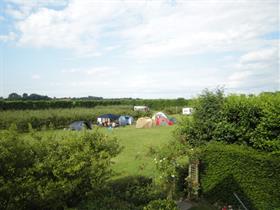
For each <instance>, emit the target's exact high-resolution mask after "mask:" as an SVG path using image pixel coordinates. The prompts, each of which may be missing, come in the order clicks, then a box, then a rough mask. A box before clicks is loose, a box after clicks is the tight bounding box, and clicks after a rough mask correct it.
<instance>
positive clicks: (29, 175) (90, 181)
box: [0, 128, 120, 209]
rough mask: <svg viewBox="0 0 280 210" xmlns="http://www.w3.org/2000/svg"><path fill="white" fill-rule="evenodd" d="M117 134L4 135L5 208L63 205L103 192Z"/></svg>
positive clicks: (0, 196)
mask: <svg viewBox="0 0 280 210" xmlns="http://www.w3.org/2000/svg"><path fill="white" fill-rule="evenodd" d="M119 152H120V147H119V145H118V144H117V142H116V140H115V139H109V138H108V137H107V136H106V135H104V134H102V133H100V132H99V131H98V130H94V131H93V132H82V133H81V132H80V133H76V132H71V131H68V132H67V131H65V133H64V134H60V135H58V134H55V133H53V134H45V135H42V134H39V133H36V132H33V131H32V132H31V133H30V134H25V135H19V134H18V133H17V132H16V131H15V128H13V129H11V130H10V131H5V132H2V133H1V135H0V208H1V209H62V208H67V207H75V206H77V205H78V204H79V203H80V202H81V201H82V200H84V199H86V198H87V197H89V196H94V195H99V194H100V193H101V192H102V189H103V188H104V186H105V183H106V181H107V180H108V179H109V178H110V176H111V174H112V170H111V164H112V162H111V158H112V157H115V156H116V155H117V154H118V153H119Z"/></svg>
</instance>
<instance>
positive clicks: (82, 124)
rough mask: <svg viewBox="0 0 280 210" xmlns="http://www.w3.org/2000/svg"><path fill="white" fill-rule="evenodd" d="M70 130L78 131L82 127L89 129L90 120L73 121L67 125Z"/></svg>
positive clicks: (90, 126)
mask: <svg viewBox="0 0 280 210" xmlns="http://www.w3.org/2000/svg"><path fill="white" fill-rule="evenodd" d="M69 128H70V130H76V131H80V130H82V129H91V128H92V125H91V122H86V121H75V122H72V123H71V124H70V125H69Z"/></svg>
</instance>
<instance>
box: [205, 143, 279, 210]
mask: <svg viewBox="0 0 280 210" xmlns="http://www.w3.org/2000/svg"><path fill="white" fill-rule="evenodd" d="M201 155H202V156H201V160H202V163H201V169H202V170H201V171H202V173H201V178H200V181H201V187H202V193H203V196H205V197H206V198H207V199H208V200H210V201H211V202H213V203H214V202H220V203H223V204H232V205H235V206H238V203H237V200H236V199H235V198H234V196H233V192H235V193H237V195H238V196H239V197H240V198H241V200H242V201H243V202H244V203H245V205H246V206H247V208H248V209H260V210H267V209H276V208H277V207H279V206H280V183H279V180H280V157H279V156H278V155H273V154H270V155H268V154H267V153H262V152H259V151H256V150H253V149H251V148H249V147H245V146H238V145H224V144H221V143H211V144H208V146H206V147H205V148H204V149H203V150H202V153H201Z"/></svg>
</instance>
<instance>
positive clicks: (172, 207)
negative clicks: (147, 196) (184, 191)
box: [143, 199, 179, 210]
mask: <svg viewBox="0 0 280 210" xmlns="http://www.w3.org/2000/svg"><path fill="white" fill-rule="evenodd" d="M143 210H179V209H178V207H177V205H176V203H175V201H173V200H166V199H164V200H154V201H152V202H150V203H149V205H147V206H145V207H144V209H143Z"/></svg>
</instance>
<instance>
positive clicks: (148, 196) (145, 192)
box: [109, 176, 164, 206]
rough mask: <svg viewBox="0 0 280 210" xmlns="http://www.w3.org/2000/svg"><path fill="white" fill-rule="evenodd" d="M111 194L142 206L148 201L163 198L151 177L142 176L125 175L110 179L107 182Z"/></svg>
mask: <svg viewBox="0 0 280 210" xmlns="http://www.w3.org/2000/svg"><path fill="white" fill-rule="evenodd" d="M109 188H110V189H111V193H112V195H114V196H116V197H117V198H119V199H120V200H122V201H125V202H127V203H131V204H133V205H134V206H143V205H146V204H148V203H149V202H150V201H152V200H155V199H159V198H164V194H163V193H162V192H160V191H158V189H157V188H156V186H155V185H154V183H153V182H152V179H151V178H147V177H144V176H127V177H124V178H120V179H116V180H112V181H111V182H110V184H109Z"/></svg>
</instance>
